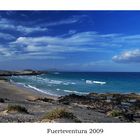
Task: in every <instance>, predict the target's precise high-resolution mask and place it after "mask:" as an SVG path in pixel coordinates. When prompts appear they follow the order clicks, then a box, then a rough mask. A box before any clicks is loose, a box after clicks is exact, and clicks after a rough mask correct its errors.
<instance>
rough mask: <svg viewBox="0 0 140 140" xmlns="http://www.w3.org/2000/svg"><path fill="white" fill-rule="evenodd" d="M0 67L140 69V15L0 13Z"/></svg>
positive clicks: (122, 12) (50, 12)
mask: <svg viewBox="0 0 140 140" xmlns="http://www.w3.org/2000/svg"><path fill="white" fill-rule="evenodd" d="M0 69H8V70H17V69H41V70H48V69H57V70H66V71H140V11H0Z"/></svg>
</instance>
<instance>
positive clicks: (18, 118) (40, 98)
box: [0, 80, 121, 123]
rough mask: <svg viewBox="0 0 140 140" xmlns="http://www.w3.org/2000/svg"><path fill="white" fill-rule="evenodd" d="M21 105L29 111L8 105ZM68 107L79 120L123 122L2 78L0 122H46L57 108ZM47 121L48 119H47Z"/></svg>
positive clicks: (59, 120)
mask: <svg viewBox="0 0 140 140" xmlns="http://www.w3.org/2000/svg"><path fill="white" fill-rule="evenodd" d="M15 105H18V106H21V107H24V108H25V109H27V112H28V113H26V112H20V111H8V109H9V108H8V106H15ZM56 108H57V109H66V110H68V112H71V113H72V114H73V116H74V118H77V120H80V121H79V122H88V123H93V122H121V121H120V120H119V119H118V118H113V117H108V116H107V115H106V114H104V113H101V112H98V111H96V110H91V109H88V108H87V106H84V105H78V104H77V105H76V104H62V103H60V102H59V100H58V98H57V97H55V96H50V95H46V94H43V93H39V92H36V91H34V90H31V89H26V88H24V87H19V86H17V85H14V84H12V83H9V82H6V81H4V80H0V122H44V120H42V118H43V117H44V116H45V115H46V114H47V113H49V112H51V111H52V110H55V109H56ZM45 122H46V120H45ZM47 122H62V123H66V122H75V119H73V118H65V117H64V118H63V117H62V118H56V119H53V120H48V121H47Z"/></svg>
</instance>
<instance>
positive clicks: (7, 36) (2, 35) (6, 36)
mask: <svg viewBox="0 0 140 140" xmlns="http://www.w3.org/2000/svg"><path fill="white" fill-rule="evenodd" d="M0 39H4V40H13V39H15V37H14V36H12V35H10V34H7V33H1V32H0Z"/></svg>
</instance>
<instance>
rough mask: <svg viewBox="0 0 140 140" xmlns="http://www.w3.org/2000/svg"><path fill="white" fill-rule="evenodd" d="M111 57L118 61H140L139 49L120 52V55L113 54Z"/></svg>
mask: <svg viewBox="0 0 140 140" xmlns="http://www.w3.org/2000/svg"><path fill="white" fill-rule="evenodd" d="M112 59H113V61H115V62H120V63H131V62H135V63H140V49H135V50H130V51H125V52H122V53H121V54H120V55H115V56H114V57H113V58H112Z"/></svg>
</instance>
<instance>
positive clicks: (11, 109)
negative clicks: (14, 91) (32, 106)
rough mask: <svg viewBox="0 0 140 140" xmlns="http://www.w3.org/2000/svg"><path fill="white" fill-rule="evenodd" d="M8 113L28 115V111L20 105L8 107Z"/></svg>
mask: <svg viewBox="0 0 140 140" xmlns="http://www.w3.org/2000/svg"><path fill="white" fill-rule="evenodd" d="M7 111H8V112H19V113H28V111H27V109H26V108H25V107H23V106H20V105H8V107H7Z"/></svg>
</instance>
